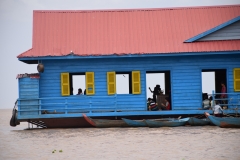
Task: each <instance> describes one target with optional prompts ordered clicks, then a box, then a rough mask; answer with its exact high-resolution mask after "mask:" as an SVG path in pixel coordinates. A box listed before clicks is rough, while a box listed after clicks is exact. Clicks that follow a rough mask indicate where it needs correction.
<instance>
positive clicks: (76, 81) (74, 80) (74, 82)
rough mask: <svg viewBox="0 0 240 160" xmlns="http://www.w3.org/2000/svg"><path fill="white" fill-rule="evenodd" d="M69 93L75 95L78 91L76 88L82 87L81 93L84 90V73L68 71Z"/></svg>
mask: <svg viewBox="0 0 240 160" xmlns="http://www.w3.org/2000/svg"><path fill="white" fill-rule="evenodd" d="M69 76H70V89H71V91H70V95H76V94H77V93H78V89H79V88H81V89H82V93H83V94H84V91H85V84H86V81H85V77H86V76H85V73H70V74H69Z"/></svg>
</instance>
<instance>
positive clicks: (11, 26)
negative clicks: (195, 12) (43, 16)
mask: <svg viewBox="0 0 240 160" xmlns="http://www.w3.org/2000/svg"><path fill="white" fill-rule="evenodd" d="M230 4H240V0H0V35H1V36H0V49H1V58H0V66H1V67H0V75H1V78H0V109H2V108H12V107H13V106H14V102H15V101H16V99H17V98H18V81H17V80H16V75H17V74H18V73H36V72H37V69H36V65H29V64H25V63H23V62H20V61H18V59H17V58H16V57H17V55H19V54H20V53H22V52H24V51H26V50H28V49H30V48H31V47H32V15H33V10H87V9H90V10H92V9H130V8H166V7H186V6H212V5H230Z"/></svg>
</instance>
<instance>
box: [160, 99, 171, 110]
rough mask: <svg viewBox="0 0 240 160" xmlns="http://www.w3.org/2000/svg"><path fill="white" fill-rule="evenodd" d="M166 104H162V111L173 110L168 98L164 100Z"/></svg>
mask: <svg viewBox="0 0 240 160" xmlns="http://www.w3.org/2000/svg"><path fill="white" fill-rule="evenodd" d="M164 102H165V103H162V104H161V109H162V110H171V105H170V103H169V101H168V99H167V98H165V99H164Z"/></svg>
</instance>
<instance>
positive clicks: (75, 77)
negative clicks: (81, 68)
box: [61, 72, 95, 96]
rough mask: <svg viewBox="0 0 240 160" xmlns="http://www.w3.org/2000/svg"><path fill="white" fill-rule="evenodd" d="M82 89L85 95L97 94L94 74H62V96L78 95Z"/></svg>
mask: <svg viewBox="0 0 240 160" xmlns="http://www.w3.org/2000/svg"><path fill="white" fill-rule="evenodd" d="M80 88H81V89H82V93H83V94H84V95H85V94H86V95H93V94H95V86H94V72H81V73H67V72H66V73H61V94H62V96H69V95H76V94H77V93H78V89H80Z"/></svg>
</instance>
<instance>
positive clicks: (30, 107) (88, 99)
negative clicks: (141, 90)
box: [18, 94, 145, 115]
mask: <svg viewBox="0 0 240 160" xmlns="http://www.w3.org/2000/svg"><path fill="white" fill-rule="evenodd" d="M118 102H119V101H118V99H117V95H116V94H115V95H113V96H69V97H48V98H35V99H18V111H19V112H20V115H24V114H26V115H36V114H39V115H40V114H69V113H92V112H119V111H137V110H142V111H143V110H144V109H145V108H143V107H142V108H136V107H129V106H130V105H122V104H119V103H118Z"/></svg>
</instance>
